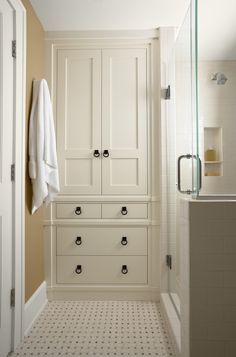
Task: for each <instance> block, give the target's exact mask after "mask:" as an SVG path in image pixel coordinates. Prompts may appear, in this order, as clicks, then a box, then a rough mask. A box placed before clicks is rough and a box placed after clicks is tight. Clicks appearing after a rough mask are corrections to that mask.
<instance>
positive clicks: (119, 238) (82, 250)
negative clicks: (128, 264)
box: [57, 227, 147, 256]
mask: <svg viewBox="0 0 236 357" xmlns="http://www.w3.org/2000/svg"><path fill="white" fill-rule="evenodd" d="M57 255H123V256H124V255H147V228H143V227H137V228H136V227H135V228H133V227H109V228H108V227H101V228H100V227H58V228H57Z"/></svg>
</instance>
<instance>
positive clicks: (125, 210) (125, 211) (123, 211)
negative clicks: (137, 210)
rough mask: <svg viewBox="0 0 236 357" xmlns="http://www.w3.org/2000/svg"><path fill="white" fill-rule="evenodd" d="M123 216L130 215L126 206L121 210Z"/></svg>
mask: <svg viewBox="0 0 236 357" xmlns="http://www.w3.org/2000/svg"><path fill="white" fill-rule="evenodd" d="M121 214H122V215H123V216H126V215H127V214H128V210H127V208H126V207H125V206H124V207H122V208H121Z"/></svg>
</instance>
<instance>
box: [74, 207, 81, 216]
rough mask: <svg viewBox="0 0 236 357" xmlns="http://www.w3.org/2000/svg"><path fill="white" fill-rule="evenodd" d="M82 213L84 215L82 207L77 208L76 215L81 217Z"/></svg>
mask: <svg viewBox="0 0 236 357" xmlns="http://www.w3.org/2000/svg"><path fill="white" fill-rule="evenodd" d="M81 213H82V210H81V207H76V209H75V214H76V215H77V216H80V215H81Z"/></svg>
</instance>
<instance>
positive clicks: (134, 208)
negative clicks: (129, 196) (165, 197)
mask: <svg viewBox="0 0 236 357" xmlns="http://www.w3.org/2000/svg"><path fill="white" fill-rule="evenodd" d="M102 218H113V219H117V218H120V219H130V218H131V219H132V218H138V219H139V218H141V219H142V218H144V219H145V218H148V206H147V204H146V203H106V204H103V205H102Z"/></svg>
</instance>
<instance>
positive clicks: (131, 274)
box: [57, 256, 147, 284]
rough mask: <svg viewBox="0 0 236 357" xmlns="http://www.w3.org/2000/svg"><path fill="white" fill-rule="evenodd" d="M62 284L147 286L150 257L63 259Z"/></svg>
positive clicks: (59, 263) (59, 271) (59, 268)
mask: <svg viewBox="0 0 236 357" xmlns="http://www.w3.org/2000/svg"><path fill="white" fill-rule="evenodd" d="M57 283H59V284H146V283H147V257H146V256H137V257H136V256H126V257H120V256H118V257H116V256H80V257H77V256H59V257H57Z"/></svg>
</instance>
